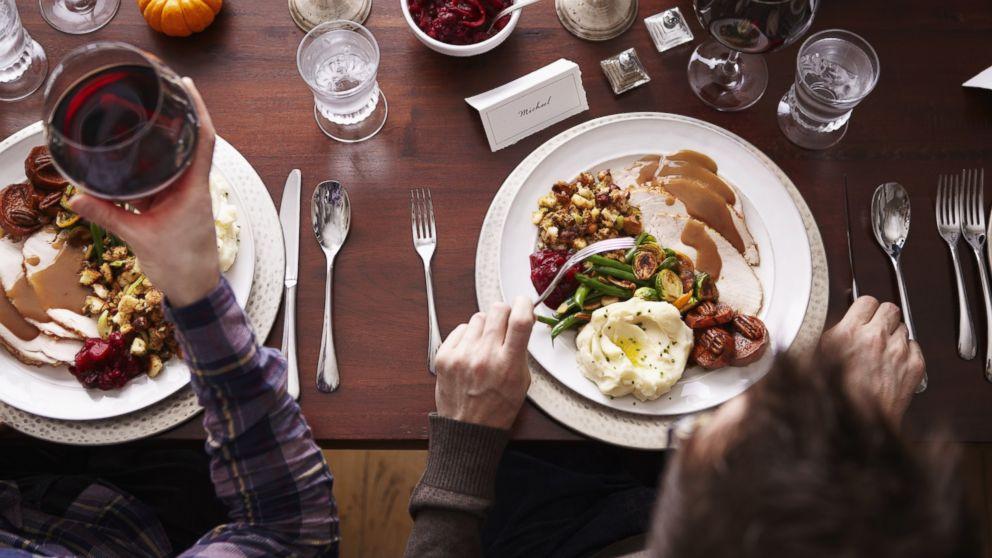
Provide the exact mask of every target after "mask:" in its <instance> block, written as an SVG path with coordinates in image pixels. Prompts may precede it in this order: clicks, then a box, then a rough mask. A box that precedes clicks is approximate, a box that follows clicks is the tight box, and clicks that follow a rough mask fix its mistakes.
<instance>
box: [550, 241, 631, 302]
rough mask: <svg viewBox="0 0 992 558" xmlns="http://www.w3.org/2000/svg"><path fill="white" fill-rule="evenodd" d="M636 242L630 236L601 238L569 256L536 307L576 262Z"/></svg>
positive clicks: (626, 246) (620, 248)
mask: <svg viewBox="0 0 992 558" xmlns="http://www.w3.org/2000/svg"><path fill="white" fill-rule="evenodd" d="M634 243H635V241H634V239H633V238H630V237H629V236H628V237H624V238H611V239H609V240H600V241H599V242H593V243H592V244H590V245H589V246H586V247H585V248H583V249H581V250H579V251H578V252H576V253H575V254H573V255H572V257H570V258H568V260H566V261H565V264H564V265H562V266H561V268H559V269H558V273H556V274H555V278H554V279H552V280H551V284H550V285H548V288H546V289H544V292H543V293H541V296H539V297H537V300H535V301H534V307H535V308H536V307H537V305H538V304H540V303H542V302H544V299H546V298H548V297H549V296H551V292H552V291H554V290H555V287H557V286H558V283H560V282H561V279H562V277H564V276H565V274H566V273H567V272H568V270H569V269H572V267H573V266H574V265H575V264H577V263H579V262H581V261H582V260H584V259H586V258H588V257H589V256H591V255H593V254H599V253H601V252H612V251H613V250H624V249H626V248H633V247H634Z"/></svg>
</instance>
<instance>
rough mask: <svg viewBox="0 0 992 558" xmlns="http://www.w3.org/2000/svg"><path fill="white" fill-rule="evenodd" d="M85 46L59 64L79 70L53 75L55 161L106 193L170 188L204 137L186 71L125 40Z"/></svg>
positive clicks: (49, 96)
mask: <svg viewBox="0 0 992 558" xmlns="http://www.w3.org/2000/svg"><path fill="white" fill-rule="evenodd" d="M80 50H84V51H85V52H83V53H81V54H78V53H72V54H70V55H69V56H67V57H66V59H65V60H63V62H62V63H61V64H60V68H58V69H57V70H56V71H59V70H62V71H63V72H64V71H66V69H68V70H70V71H69V73H72V74H75V75H78V76H79V77H77V78H76V79H73V80H71V81H69V80H68V79H66V80H61V79H60V78H62V77H63V75H62V74H61V73H60V74H53V76H54V77H53V80H52V82H51V83H50V84H49V88H48V90H47V91H46V107H47V108H48V110H47V111H46V112H47V114H48V118H47V125H48V146H49V149H50V151H51V153H52V160H53V161H54V162H55V164H56V166H57V167H58V168H59V170H60V171H61V172H62V173H63V174H64V175H65V176H66V177H68V178H69V179H70V180H71V181H72V182H74V183H75V184H77V185H79V186H80V187H82V188H83V189H85V190H86V191H88V192H90V193H92V194H94V195H97V196H100V197H103V198H108V199H114V200H127V199H135V198H142V197H146V196H149V195H151V194H153V193H155V192H157V191H159V190H161V189H162V188H165V187H166V186H168V185H169V184H170V183H171V182H172V181H173V180H174V179H175V178H176V177H177V176H179V174H181V173H182V171H183V170H184V169H185V168H186V167H187V166H188V165H189V163H190V160H191V159H192V156H193V151H194V148H195V144H196V131H197V124H198V119H197V115H196V111H195V109H194V106H193V103H192V101H191V100H190V98H189V96H188V94H187V93H186V90H185V88H183V86H182V83H181V82H180V81H179V78H178V77H176V76H175V74H174V73H172V72H171V71H170V70H168V68H166V67H165V66H163V65H162V64H161V62H158V61H157V60H156V59H153V58H151V57H150V56H149V55H146V54H144V53H142V52H141V51H138V50H137V49H134V48H133V47H130V46H127V45H122V44H120V43H104V44H103V45H102V46H100V45H99V44H98V45H97V47H96V49H94V45H88V46H87V47H84V48H83V49H80ZM74 55H75V56H74ZM60 81H65V82H66V83H65V84H63V85H62V87H59V83H60ZM55 89H61V90H60V91H56V90H55Z"/></svg>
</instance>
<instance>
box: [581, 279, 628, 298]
mask: <svg viewBox="0 0 992 558" xmlns="http://www.w3.org/2000/svg"><path fill="white" fill-rule="evenodd" d="M575 280H576V281H578V282H579V283H582V284H583V285H588V286H589V287H590V288H591V289H592V290H593V291H598V292H601V293H603V294H605V295H610V296H616V297H620V298H622V299H623V300H627V299H628V298H630V297H632V296H634V293H633V292H631V291H630V290H629V289H623V288H620V287H617V286H616V285H610V284H607V283H604V282H602V281H600V280H598V279H594V278H592V277H589V276H588V275H585V274H583V273H576V274H575Z"/></svg>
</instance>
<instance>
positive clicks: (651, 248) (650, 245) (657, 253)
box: [637, 242, 665, 262]
mask: <svg viewBox="0 0 992 558" xmlns="http://www.w3.org/2000/svg"><path fill="white" fill-rule="evenodd" d="M637 252H648V253H651V254H654V257H655V258H657V259H658V261H659V262H660V261H661V260H663V259H665V250H663V249H662V247H661V246H659V245H658V243H657V242H645V243H644V244H641V245H640V246H638V247H637Z"/></svg>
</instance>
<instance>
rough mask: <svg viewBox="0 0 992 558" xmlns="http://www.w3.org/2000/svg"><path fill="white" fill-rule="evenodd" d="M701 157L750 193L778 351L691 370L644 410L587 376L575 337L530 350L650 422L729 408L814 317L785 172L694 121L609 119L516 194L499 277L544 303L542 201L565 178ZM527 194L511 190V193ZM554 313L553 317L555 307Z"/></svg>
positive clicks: (574, 383)
mask: <svg viewBox="0 0 992 558" xmlns="http://www.w3.org/2000/svg"><path fill="white" fill-rule="evenodd" d="M680 149H693V150H696V151H700V152H702V153H705V154H707V155H709V156H710V157H712V158H713V159H714V160H715V161H716V163H717V165H718V167H719V173H720V174H721V176H723V177H725V178H726V179H727V180H729V181H730V182H731V183H732V184H733V185H734V186H735V187H736V188H737V189H738V191H739V192H740V193H741V195H742V197H743V201H744V212H745V217H746V219H747V223H748V227H749V228H750V230H751V232H752V234H753V235H754V238H755V241H756V242H757V244H758V248H759V251H760V255H761V265H760V266H758V267H757V268H755V271H756V273H757V274H758V277H759V279H760V280H761V283H762V286H763V287H764V296H765V302H764V305H763V307H762V310H761V312H760V313H759V316H760V317H761V318H762V319H763V320H764V321H765V324H766V325H767V327H768V331H769V334H770V337H771V342H772V351H769V352H768V354H767V355H766V356H765V358H763V359H761V360H760V361H758V362H756V363H754V364H752V365H750V366H746V367H739V368H737V367H729V368H724V369H721V370H715V371H705V370H702V369H700V368H692V369H689V370H686V373H685V375H684V376H683V378H682V380H680V381H679V382H678V383H677V384H676V385H675V387H673V388H672V391H671V392H669V393H668V394H666V395H664V396H662V397H661V398H660V399H658V400H655V401H651V402H641V401H637V400H636V399H634V398H633V397H632V396H627V397H616V398H610V397H608V396H606V395H603V394H602V393H601V392H600V391H599V389H598V388H597V387H596V385H595V384H594V383H593V382H591V381H590V380H588V379H586V378H585V376H583V375H582V373H581V372H579V370H578V368H577V366H576V360H575V356H576V355H575V353H576V351H575V341H574V340H575V334H574V333H570V334H567V335H565V336H562V337H560V338H559V339H557V340H556V341H555V343H554V344H552V343H551V338H550V328H547V327H535V328H534V332H533V334H532V335H531V339H530V343H529V346H528V348H529V350H530V353H531V356H533V357H534V358H535V359H536V360H537V361H538V362H539V363H540V364H541V366H542V367H544V368H545V369H546V370H547V371H548V372H549V373H550V374H551V375H553V376H554V377H555V378H556V379H557V380H558V381H560V382H561V383H562V384H564V385H565V386H567V387H568V388H569V389H571V390H573V391H574V392H576V393H578V394H580V395H581V396H583V397H585V398H587V399H589V400H591V401H594V402H596V403H598V404H601V405H604V406H607V407H611V408H613V409H617V410H621V411H625V412H630V413H637V414H643V415H677V414H685V413H693V412H696V411H700V410H703V409H707V408H710V407H713V406H716V405H719V404H721V403H723V402H725V401H727V400H729V399H730V398H732V397H735V396H736V395H739V394H740V393H742V392H743V391H744V390H745V389H747V387H748V386H750V385H751V384H753V383H754V382H755V381H757V380H758V379H760V378H761V377H762V376H764V375H765V373H767V372H768V370H769V368H770V366H771V361H772V356H773V353H775V352H779V351H784V350H787V349H788V348H789V347H790V346H791V345H792V342H793V340H795V338H796V335H797V334H798V333H799V330H800V327H801V326H802V324H803V320H804V318H805V316H806V310H807V305H808V303H809V300H810V291H811V285H812V263H811V261H812V260H811V252H810V244H809V238H808V237H807V234H806V226H805V224H804V222H803V219H802V217H801V215H800V212H799V209H798V208H797V207H796V204H795V202H794V201H793V199H792V197H791V195H790V193H789V191H788V189H787V187H786V185H785V184H784V183H783V182H782V180H781V179H780V176H783V174H782V172H781V170H780V169H778V168H777V167H776V166H775V165H774V164H772V163H771V162H770V161H769V160H768V159H767V158H766V157H763V156H760V155H759V154H756V153H755V152H753V151H752V150H749V149H746V148H745V147H744V144H742V142H741V141H740V140H739V138H737V137H736V136H734V135H733V134H731V133H730V132H727V131H725V130H722V129H720V128H717V127H715V126H712V125H710V124H706V123H703V122H699V121H696V120H693V119H689V118H685V117H677V118H672V117H671V116H670V115H665V114H660V113H642V114H638V115H636V117H632V118H623V119H614V120H609V121H605V122H604V123H603V124H602V125H598V126H594V127H588V128H586V129H585V130H584V131H582V132H581V133H579V134H576V135H574V136H573V137H571V138H569V139H568V140H567V141H564V142H561V143H559V144H558V145H556V146H555V147H554V148H553V149H551V150H550V151H547V152H546V153H543V157H542V158H541V159H540V160H539V161H538V162H537V164H536V165H535V166H534V167H533V169H532V170H531V172H530V173H529V174H527V175H526V176H525V177H524V178H523V180H522V184H520V185H519V190H518V191H517V193H516V195H515V196H514V198H513V200H512V202H511V203H510V206H509V208H508V211H507V215H506V219H505V221H504V225H503V227H502V230H501V231H500V253H499V261H498V273H499V275H500V287H501V291H502V295H503V299H504V300H512V299H513V297H515V296H517V295H523V296H526V297H528V298H534V297H535V296H536V292H535V290H534V288H533V286H532V285H531V282H530V267H529V262H528V256H529V255H530V253H531V252H532V251H533V250H534V247H535V246H536V243H537V227H536V226H534V224H533V223H532V222H531V214H532V213H533V212H534V210H535V209H536V208H537V200H538V199H539V198H540V197H541V196H543V195H545V194H547V192H548V191H550V189H551V185H552V184H554V182H555V181H557V180H570V179H572V178H574V177H575V176H576V175H577V174H578V173H579V172H581V171H583V170H590V169H592V170H597V169H600V168H606V167H613V168H616V167H617V165H619V164H626V163H629V162H632V161H633V160H634V159H636V158H638V157H640V156H642V155H645V154H658V153H661V154H664V153H671V152H674V151H678V150H680ZM508 187H517V186H516V185H515V184H513V185H508V184H507V183H504V185H503V188H508ZM544 312H545V313H547V314H550V311H549V310H547V308H544Z"/></svg>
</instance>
